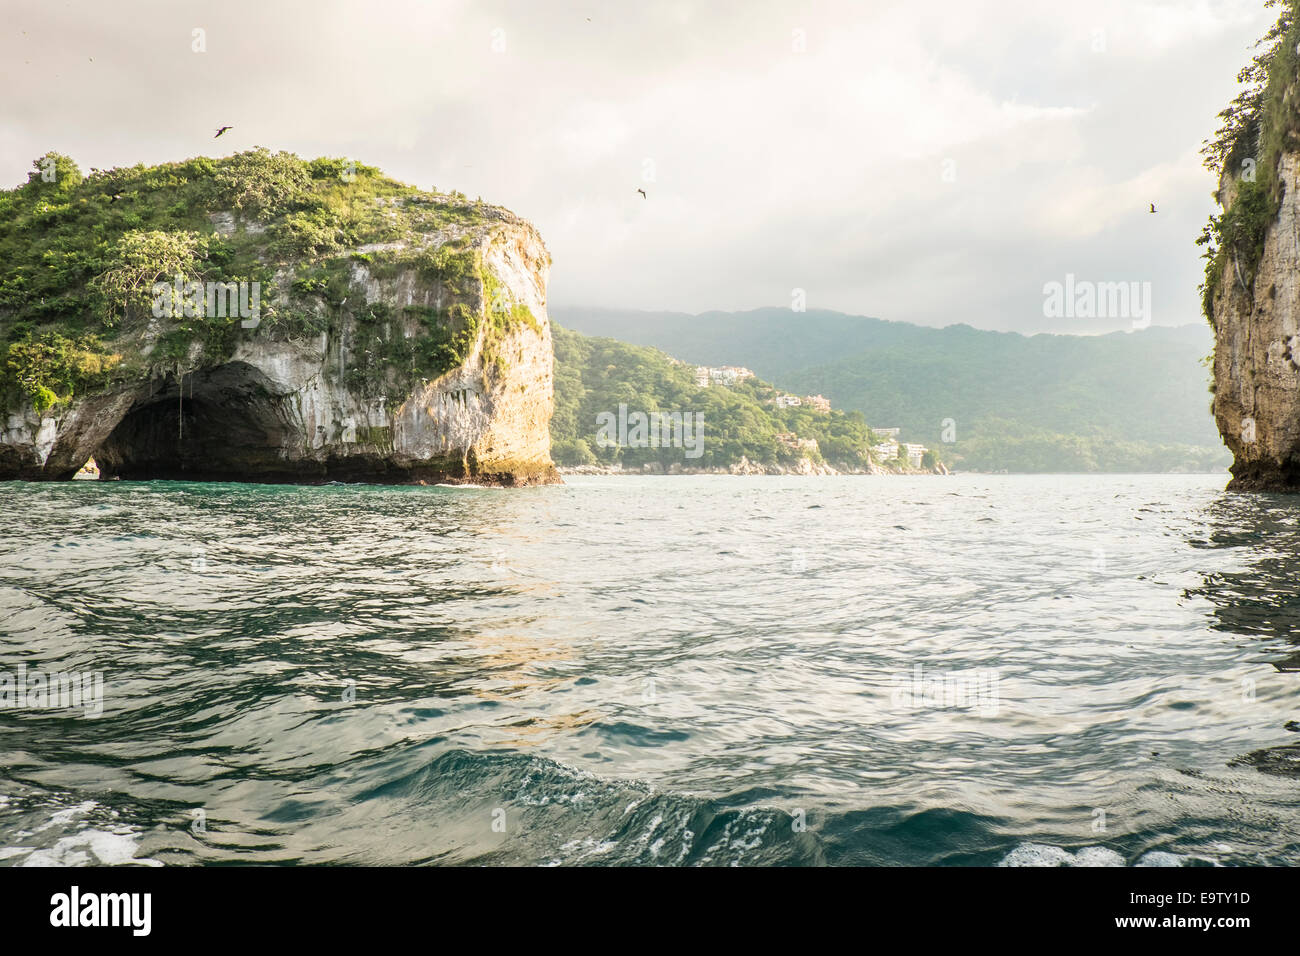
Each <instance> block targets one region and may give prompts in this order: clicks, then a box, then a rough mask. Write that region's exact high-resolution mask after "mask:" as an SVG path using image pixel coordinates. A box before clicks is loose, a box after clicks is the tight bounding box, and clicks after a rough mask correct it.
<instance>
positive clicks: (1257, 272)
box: [1207, 153, 1300, 491]
mask: <svg viewBox="0 0 1300 956" xmlns="http://www.w3.org/2000/svg"><path fill="white" fill-rule="evenodd" d="M1298 176H1300V154H1297V153H1286V154H1283V155H1282V156H1281V157H1280V160H1279V163H1278V166H1277V178H1278V185H1279V187H1280V191H1281V193H1282V195H1281V201H1280V203H1279V204H1278V210H1277V216H1276V218H1275V219H1273V220H1272V221H1271V223H1270V224H1269V225H1268V227H1267V231H1266V233H1265V235H1266V238H1265V240H1264V243H1263V251H1262V254H1261V255H1260V257H1259V260H1258V263H1257V264H1256V265H1255V266H1254V268H1253V269H1251V273H1253V275H1250V274H1248V273H1247V272H1245V271H1244V264H1243V263H1242V262H1241V261H1240V259H1239V258H1238V259H1234V258H1233V257H1231V256H1229V257H1227V261H1225V262H1224V263H1223V264H1222V268H1223V273H1222V275H1221V276H1220V277H1219V280H1218V282H1217V283H1216V285H1215V288H1214V290H1213V294H1212V297H1211V298H1210V301H1209V302H1208V303H1207V305H1208V307H1209V309H1210V313H1211V318H1212V322H1213V325H1214V334H1215V342H1214V419H1215V423H1216V424H1217V425H1218V427H1219V432H1220V433H1221V434H1222V435H1223V440H1224V443H1225V444H1226V445H1227V446H1228V448H1229V449H1230V450H1231V451H1232V454H1233V459H1234V461H1233V465H1232V468H1231V471H1232V476H1233V477H1232V481H1231V482H1230V484H1229V486H1228V487H1229V488H1233V489H1239V490H1285V491H1294V490H1300V364H1297V363H1300V348H1297V347H1296V346H1297V345H1300V341H1298V340H1297V338H1296V334H1297V332H1300V206H1298V205H1297V200H1300V188H1297V187H1298V186H1300V182H1298V181H1297V179H1298ZM1237 192H1238V190H1237V183H1236V182H1235V181H1234V180H1233V179H1232V178H1231V177H1225V181H1224V183H1223V186H1222V189H1221V190H1220V194H1219V195H1220V198H1221V200H1222V202H1223V203H1224V206H1225V208H1228V209H1230V208H1231V207H1232V204H1233V202H1234V201H1235V199H1236V198H1237V197H1236V194H1237ZM1252 280H1253V281H1252Z"/></svg>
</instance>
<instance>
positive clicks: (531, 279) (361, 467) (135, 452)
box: [0, 216, 559, 485]
mask: <svg viewBox="0 0 1300 956" xmlns="http://www.w3.org/2000/svg"><path fill="white" fill-rule="evenodd" d="M214 225H216V226H217V228H218V230H221V229H224V228H234V223H233V221H232V222H230V223H227V222H226V221H225V220H224V219H222V220H220V221H219V222H214ZM458 234H459V235H462V236H464V237H466V239H467V240H468V242H467V244H466V246H465V248H467V249H473V250H475V251H476V252H477V254H478V256H479V261H480V262H481V264H482V271H483V273H486V274H487V275H488V276H489V277H490V278H491V280H493V281H494V283H495V285H496V287H497V289H498V290H499V294H500V295H503V296H504V298H505V300H506V301H508V303H509V304H510V305H511V306H512V307H514V308H515V309H516V310H517V311H516V313H514V314H515V315H516V317H515V318H512V319H511V320H509V321H505V322H502V321H500V320H497V321H494V316H493V314H492V307H493V303H492V302H489V301H488V294H487V291H486V288H485V285H484V283H483V282H482V281H481V280H480V279H479V278H478V277H471V278H470V279H469V280H468V281H467V282H466V283H465V284H464V288H462V289H461V290H460V292H459V293H458V294H457V296H456V302H457V304H459V305H463V306H464V307H466V308H467V309H468V310H469V311H470V313H471V314H473V315H474V316H476V317H477V319H478V322H477V336H476V338H475V339H474V340H473V342H472V345H471V347H470V348H469V350H468V353H467V354H466V355H465V356H464V360H463V362H462V363H461V364H460V365H459V366H457V367H455V368H452V369H450V370H449V371H447V372H446V373H445V374H442V375H440V376H439V377H437V378H436V379H433V380H429V381H423V382H417V383H416V384H415V385H414V386H413V387H412V388H410V390H409V391H407V392H406V393H405V394H404V395H402V396H400V397H399V398H398V399H397V401H396V402H394V401H393V400H392V396H391V395H385V394H384V393H383V391H382V390H380V391H379V392H378V393H376V392H375V390H374V389H372V388H363V387H361V386H359V385H358V378H357V375H356V374H355V372H356V369H358V367H359V365H360V364H361V363H362V362H363V360H364V359H365V356H361V355H358V354H357V349H356V347H355V343H356V342H357V341H358V340H359V330H360V327H359V325H358V323H359V321H361V319H359V318H358V313H359V312H360V311H361V310H362V309H364V308H365V307H366V306H369V305H373V304H375V303H384V304H386V305H388V306H389V307H390V311H391V315H392V318H390V319H389V320H388V321H387V322H386V324H385V325H384V331H383V333H382V334H384V335H385V336H388V337H391V336H405V337H407V338H411V337H413V336H415V335H417V334H418V333H419V332H420V331H421V326H420V325H419V321H418V319H415V318H411V317H410V316H409V315H407V314H405V313H403V311H402V310H403V309H404V308H405V307H407V306H414V307H420V308H426V309H439V310H445V309H446V308H447V307H449V306H450V305H452V302H451V301H450V299H451V296H450V294H449V293H448V292H447V290H446V288H445V286H444V284H442V283H440V282H436V281H431V280H429V279H428V278H426V277H425V276H423V275H421V274H420V273H419V271H418V270H417V269H416V268H415V267H413V266H412V267H407V266H400V265H399V266H397V267H395V268H390V269H388V270H386V271H385V272H384V273H383V274H382V276H376V275H375V274H373V272H372V269H371V268H370V267H369V266H367V265H366V264H365V263H364V262H357V261H354V262H353V263H352V264H351V267H350V278H351V281H352V290H353V291H352V292H350V293H349V294H348V297H347V298H346V300H345V301H344V303H343V304H342V305H341V306H338V307H337V313H336V314H333V315H329V316H325V317H326V318H329V319H330V323H329V324H330V328H331V331H330V332H326V333H321V334H313V335H311V336H309V337H306V338H303V337H295V336H293V335H291V334H289V335H277V334H276V333H275V331H274V328H272V327H271V326H273V323H269V322H267V323H265V325H266V326H268V327H267V328H261V327H259V329H258V330H256V331H255V332H253V331H250V332H247V333H244V334H243V336H242V337H241V339H240V340H239V341H238V343H237V344H236V346H235V348H234V351H233V354H231V355H230V356H229V358H228V359H227V360H225V361H223V362H220V363H218V364H211V363H206V362H199V363H197V364H198V366H199V367H197V368H195V369H193V370H191V371H188V372H187V373H185V374H182V375H181V376H179V377H177V376H175V375H172V376H168V377H167V378H165V379H159V378H154V379H152V380H144V381H139V382H135V383H131V384H129V385H127V386H125V387H121V388H118V389H116V390H111V391H106V392H104V393H101V394H93V395H89V396H85V397H82V398H79V399H77V400H75V401H74V402H73V404H72V406H71V407H70V408H66V409H64V408H59V409H58V414H57V415H54V414H47V415H46V416H44V417H42V416H39V415H37V414H36V413H35V411H34V409H32V408H31V407H28V408H25V409H11V410H9V412H8V414H7V415H6V416H5V417H4V418H3V419H0V422H3V428H2V429H0V479H3V478H28V479H68V478H71V477H72V476H73V475H74V474H75V473H76V472H77V470H78V469H79V468H80V467H81V466H82V464H84V463H85V462H86V460H88V459H89V458H91V457H92V456H93V457H94V458H95V459H96V461H97V463H98V464H99V466H100V469H101V473H102V474H103V476H104V477H114V476H119V477H163V478H195V479H205V478H213V479H221V480H245V481H304V482H314V481H329V480H343V481H382V482H429V483H432V482H444V481H449V482H458V481H460V482H475V483H495V484H509V485H518V484H530V483H538V482H552V481H558V480H559V478H558V474H557V473H556V471H555V468H554V466H553V465H552V463H551V459H550V434H549V426H550V417H551V410H552V404H553V393H552V366H553V352H552V347H551V332H550V323H549V320H548V318H547V315H546V280H547V273H548V271H549V264H550V258H549V255H548V254H547V251H546V248H545V245H544V244H543V243H542V240H541V237H540V236H539V235H538V234H537V232H536V230H534V229H533V227H532V226H531V225H529V224H528V223H526V222H523V221H522V220H518V219H515V218H513V217H506V216H497V217H495V218H493V219H492V220H491V221H489V222H488V223H487V224H486V225H485V227H483V228H481V229H479V230H477V231H469V232H465V231H463V230H462V231H460V232H459V233H458ZM445 238H447V237H442V236H434V237H431V243H432V245H435V246H436V245H437V244H438V243H439V242H440V241H441V240H444V239H445ZM375 248H377V247H371V249H372V251H373V250H374V249H375ZM376 271H377V270H376ZM291 279H292V273H291V271H289V270H284V271H282V272H281V273H280V274H279V275H278V276H277V282H276V285H275V287H274V288H273V289H270V290H264V292H263V300H264V301H268V302H272V303H274V304H275V305H276V306H277V307H282V308H283V307H289V306H294V307H297V308H300V309H302V308H312V309H316V310H317V314H322V315H323V313H324V310H325V309H328V308H332V307H330V306H325V305H323V304H322V303H320V302H318V301H313V302H311V303H307V304H305V305H304V303H303V302H302V301H301V297H299V296H297V295H295V294H294V293H293V292H292V290H291ZM519 307H526V309H527V313H526V314H527V315H529V316H531V319H520V318H518V317H517V316H518V310H519ZM440 314H443V313H440ZM241 332H242V330H241ZM144 335H145V337H146V338H147V337H148V335H149V333H148V332H147V331H146V332H145V333H144ZM384 340H385V341H391V338H385V339H384ZM139 344H140V351H141V352H142V353H146V350H147V349H148V347H149V346H150V345H151V342H148V341H141V342H140V343H139ZM371 384H373V382H372V383H371Z"/></svg>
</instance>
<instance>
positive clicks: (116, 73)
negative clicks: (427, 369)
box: [0, 0, 1275, 334]
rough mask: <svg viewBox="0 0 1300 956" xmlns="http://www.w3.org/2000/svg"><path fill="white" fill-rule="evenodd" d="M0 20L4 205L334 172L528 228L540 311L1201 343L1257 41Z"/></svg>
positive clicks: (1119, 14)
mask: <svg viewBox="0 0 1300 956" xmlns="http://www.w3.org/2000/svg"><path fill="white" fill-rule="evenodd" d="M7 6H8V10H7V12H6V16H5V20H6V24H5V26H4V27H3V33H2V34H0V84H2V85H3V88H4V90H5V91H6V92H5V97H4V106H3V110H2V111H0V184H2V185H4V186H5V187H12V186H15V185H18V184H19V183H22V182H24V181H26V176H27V172H28V171H29V170H30V169H31V168H32V161H33V160H34V159H35V158H36V157H38V156H40V155H42V154H44V153H45V152H46V151H47V150H50V149H54V150H58V151H60V152H64V153H68V154H69V155H71V156H72V157H73V158H74V159H76V161H77V162H78V164H79V165H80V166H81V168H82V169H83V171H86V170H89V169H90V168H92V167H95V168H105V169H106V168H110V167H113V166H120V165H133V164H135V163H138V162H143V163H146V164H153V163H158V162H166V161H172V160H180V159H185V158H187V157H190V156H196V155H228V154H230V153H233V152H238V151H241V150H245V149H251V148H253V147H254V146H265V147H268V148H270V149H272V150H278V149H286V150H290V151H292V152H295V153H297V154H298V155H300V156H304V157H314V156H321V155H324V156H343V157H349V158H352V159H356V160H359V161H361V162H364V163H367V164H369V165H373V166H378V167H380V168H381V169H383V170H384V171H385V172H387V173H388V174H390V175H392V176H394V177H395V178H397V179H400V180H402V181H404V182H408V183H411V184H413V185H415V186H419V187H422V188H431V187H436V188H439V189H442V190H446V191H450V190H453V189H458V190H461V191H462V192H464V193H466V194H468V195H469V196H471V197H476V196H481V197H482V198H483V199H484V200H486V201H488V202H492V203H496V204H499V205H503V206H506V207H508V208H510V209H511V210H513V211H514V212H516V213H518V214H519V215H521V216H524V217H525V218H527V219H529V220H530V221H532V222H533V223H534V224H535V225H536V226H537V228H538V229H539V230H540V231H541V233H542V236H543V237H544V238H545V240H546V243H547V247H548V248H549V250H550V252H551V256H552V260H553V264H552V268H551V276H550V287H549V308H550V311H551V313H552V314H553V315H554V314H556V313H557V312H561V311H562V309H563V307H565V306H579V305H580V306H604V307H613V308H622V309H646V310H673V311H682V312H691V313H697V312H703V311H708V310H715V309H717V310H728V311H731V310H743V309H751V308H758V307H763V306H782V307H790V308H792V309H795V310H797V309H798V308H799V307H800V306H801V305H802V306H803V307H805V308H807V309H834V310H838V311H842V312H848V313H852V314H861V315H872V316H877V317H880V318H885V319H894V320H899V321H906V322H915V323H919V324H925V325H948V324H952V323H955V322H965V323H968V324H970V325H974V326H977V327H980V328H988V329H999V330H1008V331H1020V332H1038V331H1050V332H1066V333H1077V334H1096V333H1101V332H1107V331H1112V330H1115V329H1126V328H1131V327H1134V326H1139V327H1140V326H1141V325H1142V324H1144V323H1146V322H1148V321H1149V322H1150V323H1152V324H1156V325H1183V324H1187V323H1192V322H1199V321H1203V320H1202V319H1201V316H1200V296H1199V293H1198V292H1197V287H1198V285H1199V284H1200V281H1201V276H1202V270H1203V263H1202V262H1201V260H1200V252H1201V250H1200V249H1199V248H1198V247H1197V246H1196V245H1195V239H1196V237H1197V236H1198V235H1199V234H1200V232H1201V228H1202V226H1203V224H1204V222H1205V219H1206V217H1207V215H1209V214H1210V213H1211V212H1212V211H1214V209H1215V207H1214V204H1213V201H1212V199H1211V193H1212V191H1213V190H1214V188H1215V185H1216V183H1215V182H1214V178H1213V177H1212V176H1211V174H1210V173H1209V172H1207V171H1206V170H1205V169H1204V168H1203V167H1202V165H1201V157H1200V155H1199V149H1200V145H1201V143H1202V141H1203V140H1204V139H1205V138H1206V137H1207V136H1209V135H1211V134H1212V133H1213V132H1214V130H1215V128H1216V126H1217V120H1216V116H1217V114H1218V112H1219V110H1221V109H1222V108H1223V107H1224V106H1225V105H1226V104H1227V103H1228V102H1229V101H1230V100H1231V99H1232V97H1233V96H1234V95H1235V93H1236V90H1237V84H1236V80H1235V77H1236V74H1237V71H1238V70H1239V69H1240V68H1241V67H1242V66H1244V65H1245V64H1246V63H1247V62H1248V61H1249V59H1250V57H1251V55H1252V51H1253V47H1254V43H1255V40H1256V39H1257V38H1258V37H1259V36H1261V35H1262V34H1263V33H1264V32H1265V30H1266V29H1267V27H1268V25H1269V24H1270V23H1271V22H1272V21H1273V20H1274V19H1275V12H1274V11H1272V10H1269V9H1266V8H1265V6H1264V0H1167V2H1137V0H1092V2H1082V0H1081V2H1072V3H1065V2H1060V0H992V2H984V0H929V2H925V3H921V2H916V0H908V2H875V0H858V2H821V3H798V2H783V3H782V2H772V0H743V2H732V0H715V2H688V0H640V2H637V3H635V4H633V3H610V2H606V3H596V2H594V0H593V2H559V0H520V2H491V0H473V2H407V0H386V2H383V3H378V2H374V0H367V2H362V0H311V2H302V0H257V2H249V0H222V2H219V3H217V2H197V0H120V2H114V3H111V4H110V3H103V2H102V0H77V2H59V0H53V2H49V3H41V4H35V3H28V4H22V5H19V4H16V3H14V4H8V5H7ZM196 31H198V32H196ZM200 47H201V49H199V48H200ZM224 125H230V126H232V127H233V128H232V129H231V130H230V131H229V132H228V133H226V134H225V135H224V136H223V137H221V139H219V140H214V139H213V133H214V132H215V130H216V128H217V127H219V126H224ZM638 189H644V190H645V193H646V196H645V198H643V197H642V196H641V195H640V194H639V193H638V192H637V190H638ZM1150 203H1155V205H1156V208H1157V212H1156V214H1154V215H1152V214H1151V213H1150V212H1149V204H1150ZM1067 275H1068V276H1071V277H1073V278H1072V279H1071V280H1070V289H1072V290H1076V289H1080V288H1082V286H1081V285H1079V284H1080V283H1083V284H1088V283H1118V282H1124V283H1137V285H1136V286H1131V287H1129V288H1130V289H1131V290H1132V292H1133V296H1132V299H1131V301H1130V303H1129V305H1128V306H1127V308H1124V307H1115V308H1110V309H1104V310H1098V311H1105V312H1108V313H1111V314H1105V315H1098V314H1095V313H1094V314H1088V310H1087V309H1086V307H1081V308H1078V309H1069V308H1067V309H1059V308H1055V307H1053V305H1052V304H1051V300H1052V298H1053V296H1052V294H1051V290H1050V284H1051V283H1053V282H1055V283H1060V284H1061V286H1062V287H1064V286H1065V283H1066V281H1067V280H1066V277H1067ZM1148 284H1149V285H1148ZM1056 300H1057V302H1059V301H1060V296H1056ZM1117 303H1118V300H1114V301H1112V302H1111V304H1112V305H1113V306H1114V305H1117Z"/></svg>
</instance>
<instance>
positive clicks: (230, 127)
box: [212, 126, 234, 139]
mask: <svg viewBox="0 0 1300 956" xmlns="http://www.w3.org/2000/svg"><path fill="white" fill-rule="evenodd" d="M228 129H234V127H233V126H223V127H221V129H219V130H217V136H220V135H221V134H222V133H224V132H225V131H226V130H228ZM217 136H214V137H212V138H213V139H216V138H217Z"/></svg>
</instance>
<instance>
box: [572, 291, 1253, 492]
mask: <svg viewBox="0 0 1300 956" xmlns="http://www.w3.org/2000/svg"><path fill="white" fill-rule="evenodd" d="M554 311H555V313H556V315H557V316H558V318H559V320H560V321H563V322H567V323H569V324H571V325H572V326H574V327H576V328H577V329H578V330H580V331H583V332H586V333H589V334H602V335H614V336H617V337H620V338H626V339H627V340H628V341H633V342H638V343H641V344H648V345H654V346H656V347H658V348H662V349H664V350H665V351H668V352H670V353H671V354H673V355H675V356H677V357H679V358H682V359H684V360H686V361H690V362H699V363H703V364H735V365H743V366H746V367H748V368H751V369H753V370H754V371H755V372H756V373H757V374H758V375H759V376H761V377H763V378H765V379H767V380H770V381H771V382H773V383H774V384H775V385H776V386H777V387H779V388H783V389H788V390H790V391H793V392H797V393H800V394H808V393H820V394H822V395H825V396H826V397H828V398H829V399H830V400H831V401H832V403H833V404H834V405H835V406H836V407H837V408H844V409H851V410H856V411H860V412H863V413H864V414H865V415H866V417H867V420H868V422H869V423H870V424H872V425H875V426H877V427H887V426H898V427H900V428H902V437H903V439H904V440H907V441H915V442H920V443H922V444H925V445H928V446H931V447H936V448H938V449H939V451H940V454H941V456H942V457H943V459H944V460H946V461H950V462H953V463H955V464H956V465H957V466H958V467H965V468H970V469H977V470H991V471H1001V470H1008V471H1035V472H1037V471H1209V470H1218V469H1219V468H1222V467H1226V465H1227V463H1228V460H1229V456H1228V454H1227V451H1226V450H1225V449H1224V448H1223V446H1222V443H1221V442H1220V441H1219V437H1218V434H1217V432H1216V430H1215V428H1214V423H1213V421H1212V419H1211V418H1210V415H1209V412H1208V407H1209V395H1208V393H1207V385H1208V378H1209V376H1208V372H1207V371H1206V369H1205V368H1204V366H1203V365H1202V364H1201V361H1202V359H1203V357H1204V356H1205V355H1206V353H1208V352H1209V350H1210V347H1211V344H1212V343H1211V339H1210V335H1209V332H1208V330H1207V329H1205V328H1204V327H1203V326H1199V325H1198V326H1187V327H1179V328H1161V327H1152V328H1149V329H1145V330H1141V331H1137V332H1132V333H1124V332H1117V333H1112V334H1110V335H1101V336H1069V335H1034V336H1024V335H1019V334H1017V333H1007V332H989V331H983V330H980V329H974V328H971V327H970V326H966V325H953V326H948V327H947V328H943V329H934V328H924V327H921V326H914V325H908V324H906V323H901V322H885V321H882V320H879V319H871V318H863V317H856V316H847V315H843V314H840V313H835V312H806V313H797V314H796V313H792V312H790V311H789V310H786V309H760V310H756V311H753V312H745V313H705V314H703V315H700V316H689V315H684V314H681V313H644V312H625V311H624V312H620V311H616V310H592V309H572V310H565V309H556V310H554ZM949 419H950V420H951V428H950V429H949V431H948V437H955V441H953V442H948V443H945V442H944V441H943V439H944V437H945V428H944V426H945V422H946V420H949ZM954 433H955V435H954Z"/></svg>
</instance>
